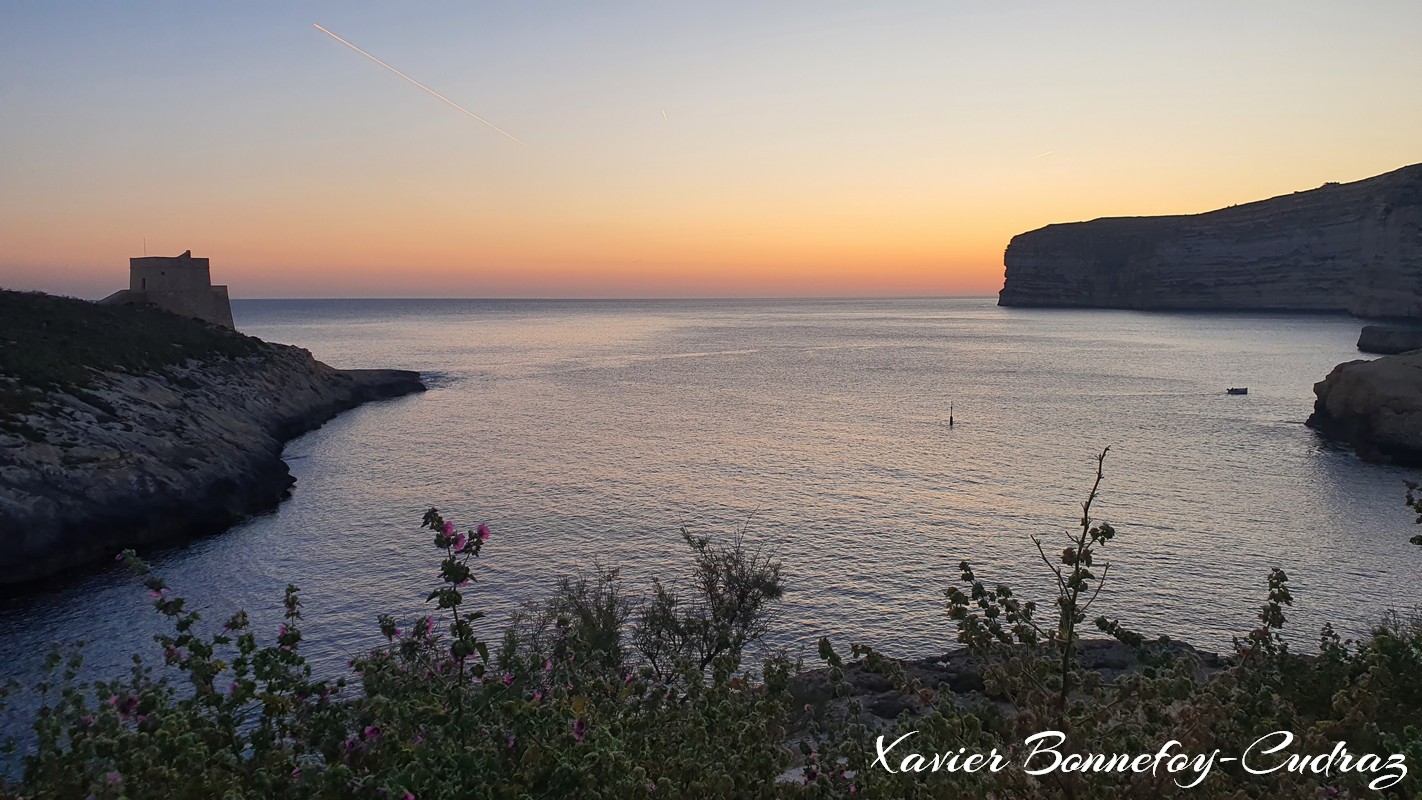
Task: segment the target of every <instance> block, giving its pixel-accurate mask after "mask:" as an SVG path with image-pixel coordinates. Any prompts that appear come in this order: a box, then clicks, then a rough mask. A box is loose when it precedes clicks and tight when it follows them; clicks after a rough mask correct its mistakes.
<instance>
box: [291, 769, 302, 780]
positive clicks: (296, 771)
mask: <svg viewBox="0 0 1422 800" xmlns="http://www.w3.org/2000/svg"><path fill="white" fill-rule="evenodd" d="M291 779H292V780H294V781H299V780H301V768H300V767H297V768H296V769H294V770H292V771H291Z"/></svg>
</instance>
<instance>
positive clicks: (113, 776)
mask: <svg viewBox="0 0 1422 800" xmlns="http://www.w3.org/2000/svg"><path fill="white" fill-rule="evenodd" d="M104 778H105V779H106V780H108V782H109V783H123V775H120V774H119V773H118V772H117V771H114V772H110V773H109V774H107V775H105V776H104Z"/></svg>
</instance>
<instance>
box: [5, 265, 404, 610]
mask: <svg viewBox="0 0 1422 800" xmlns="http://www.w3.org/2000/svg"><path fill="white" fill-rule="evenodd" d="M424 388H425V387H424V385H423V384H422V383H421V382H420V377H419V373H416V372H409V371H404V370H338V369H333V368H331V367H329V366H327V365H325V364H322V363H321V362H319V361H316V360H315V359H314V358H312V356H311V354H310V353H309V352H307V351H305V350H302V349H300V348H296V347H289V346H286V345H279V344H271V343H268V342H264V341H261V340H260V339H256V338H253V337H250V336H244V335H242V334H240V333H236V332H235V331H230V330H225V329H223V328H220V327H216V326H213V325H208V324H206V323H203V322H200V321H197V320H192V319H184V318H181V317H178V316H175V315H173V314H169V313H167V312H165V311H160V310H158V309H154V308H147V307H126V306H99V305H96V304H93V303H86V302H84V301H81V300H73V299H68V298H59V297H51V296H48V295H43V294H35V293H19V292H8V291H0V587H3V586H10V585H15V584H21V583H25V582H29V581H34V580H36V579H39V578H43V577H45V576H48V575H52V574H55V573H58V572H60V571H62V570H64V569H67V568H70V567H72V566H74V565H76V564H80V563H83V562H87V561H93V560H98V559H102V558H112V557H113V555H114V553H116V552H118V551H119V550H120V549H122V548H124V547H131V546H142V545H151V544H157V543H160V542H169V541H178V540H182V539H185V538H190V537H193V536H197V535H202V534H208V533H215V532H218V531H221V530H223V529H224V528H226V527H228V526H230V525H231V524H232V523H234V522H236V521H238V520H240V519H242V518H244V517H246V516H248V515H250V514H252V513H255V512H257V511H261V510H264V509H267V508H271V507H273V506H275V505H276V504H277V503H278V502H279V501H280V500H281V499H282V498H283V497H284V496H285V495H286V493H287V491H288V490H289V489H290V487H291V485H292V484H293V483H294V482H295V479H294V478H292V476H291V472H290V470H289V469H288V468H287V465H286V463H285V462H284V461H282V459H281V450H282V444H283V442H285V441H286V440H288V439H290V438H292V437H295V436H298V435H300V434H302V433H305V432H307V431H310V430H313V429H315V428H318V427H320V426H321V425H322V424H323V423H324V422H326V421H327V420H328V419H330V418H331V417H333V416H335V415H336V414H338V413H340V412H341V411H344V410H346V409H349V408H352V407H354V406H357V405H360V404H361V403H365V402H368V401H371V400H377V399H381V398H387V397H397V396H400V395H404V394H408V393H410V392H418V391H423V390H424Z"/></svg>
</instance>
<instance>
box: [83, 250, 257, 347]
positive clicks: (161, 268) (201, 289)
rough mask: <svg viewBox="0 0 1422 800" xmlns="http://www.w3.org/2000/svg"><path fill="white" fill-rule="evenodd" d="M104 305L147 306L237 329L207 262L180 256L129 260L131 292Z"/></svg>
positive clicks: (190, 253)
mask: <svg viewBox="0 0 1422 800" xmlns="http://www.w3.org/2000/svg"><path fill="white" fill-rule="evenodd" d="M99 302H100V303H103V304H106V305H113V304H147V305H154V306H157V307H159V308H161V309H163V310H164V311H170V312H172V313H174V314H177V315H179V316H183V317H196V318H197V319H200V320H203V321H205V322H210V323H212V324H213V325H221V326H222V327H224V328H232V329H234V330H235V329H236V326H235V325H233V324H232V303H231V302H230V301H229V300H228V298H227V287H226V286H213V285H212V273H211V270H210V269H209V268H208V263H207V259H205V258H193V251H191V250H188V251H186V252H184V253H183V254H182V255H180V256H145V257H143V258H130V259H129V260H128V288H127V289H124V290H122V291H118V292H114V293H113V294H111V295H109V296H108V297H105V298H104V299H103V300H100V301H99Z"/></svg>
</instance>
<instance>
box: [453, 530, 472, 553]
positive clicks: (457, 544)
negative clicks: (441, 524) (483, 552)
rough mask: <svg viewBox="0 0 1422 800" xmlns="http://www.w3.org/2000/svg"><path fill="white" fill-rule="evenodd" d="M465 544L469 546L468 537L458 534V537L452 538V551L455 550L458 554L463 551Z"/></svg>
mask: <svg viewBox="0 0 1422 800" xmlns="http://www.w3.org/2000/svg"><path fill="white" fill-rule="evenodd" d="M466 544H469V537H468V536H466V535H464V534H463V533H461V534H459V535H458V536H456V537H454V550H455V552H459V551H460V550H463V549H464V545H466Z"/></svg>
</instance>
